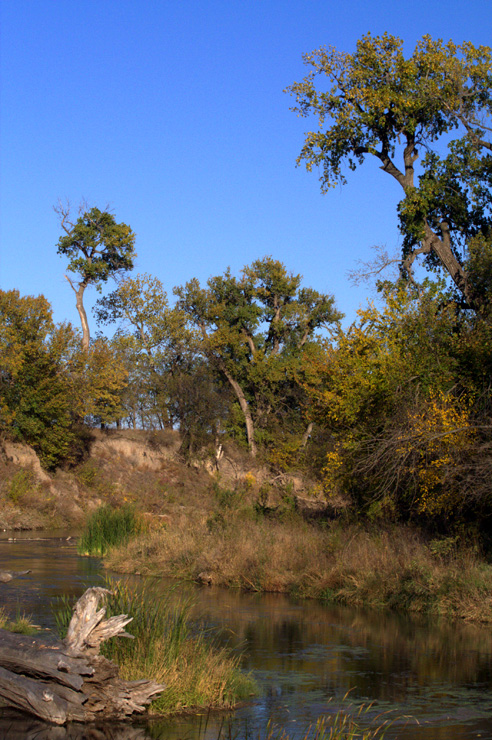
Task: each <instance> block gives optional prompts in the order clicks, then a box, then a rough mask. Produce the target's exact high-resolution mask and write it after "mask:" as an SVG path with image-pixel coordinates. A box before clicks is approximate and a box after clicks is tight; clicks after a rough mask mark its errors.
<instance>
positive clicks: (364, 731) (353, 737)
mask: <svg viewBox="0 0 492 740" xmlns="http://www.w3.org/2000/svg"><path fill="white" fill-rule="evenodd" d="M372 710H373V707H372V705H371V704H368V705H363V706H361V707H360V708H359V709H358V710H357V711H356V712H355V714H352V713H351V712H350V711H347V710H340V711H338V712H336V714H332V715H323V716H321V717H319V718H318V720H317V721H316V723H315V724H314V725H311V726H310V727H309V728H308V729H307V730H306V732H305V734H304V735H303V737H302V740H383V739H384V737H385V735H386V733H387V731H388V730H389V729H390V727H391V725H392V724H393V722H394V720H392V719H391V718H389V717H386V718H384V715H377V716H376V717H375V718H373V719H372V720H371V719H370V718H369V715H370V714H371V712H372ZM368 723H369V724H370V726H369V727H367V724H368ZM265 740H290V737H289V734H288V732H286V730H285V729H283V728H278V727H275V726H274V725H269V726H268V728H267V732H266V736H265Z"/></svg>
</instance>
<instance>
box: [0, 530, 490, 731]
mask: <svg viewBox="0 0 492 740" xmlns="http://www.w3.org/2000/svg"><path fill="white" fill-rule="evenodd" d="M27 568H31V569H32V573H30V574H29V575H28V576H25V577H23V578H21V579H18V580H15V581H11V582H10V583H8V584H0V603H1V604H2V605H6V606H7V608H8V609H10V610H11V611H13V612H15V611H16V610H18V609H21V610H22V611H25V612H26V613H32V614H33V615H34V617H35V619H36V620H37V621H39V623H42V624H43V625H48V626H49V625H52V624H53V616H52V613H51V606H50V599H52V598H53V597H55V596H59V595H62V594H73V595H74V596H78V595H79V594H80V593H81V592H82V591H83V589H84V588H85V587H87V586H88V585H94V584H99V583H100V579H101V575H100V570H99V563H98V561H96V560H92V559H88V558H78V557H77V555H76V551H75V547H74V545H73V543H72V542H71V541H67V540H66V537H65V536H63V537H62V536H59V537H58V538H53V539H50V540H45V539H42V540H34V541H33V540H23V541H22V540H19V539H18V540H17V541H15V542H13V541H10V542H9V541H8V540H3V541H1V540H0V569H8V570H10V569H16V570H24V569H27ZM156 586H157V588H168V586H167V585H166V584H162V583H160V582H158V581H157V582H156ZM179 594H180V596H181V597H182V596H185V597H186V596H189V595H191V596H192V597H193V598H194V599H195V601H196V616H197V618H198V615H199V616H200V619H201V622H202V624H203V626H204V627H205V628H207V629H208V628H211V627H213V628H216V629H217V628H218V629H219V630H220V634H219V640H220V642H221V643H223V644H228V645H229V646H230V647H232V649H234V650H236V651H239V652H241V653H242V654H243V666H244V668H245V669H246V670H251V671H253V673H254V675H255V677H256V679H257V680H258V682H259V683H260V685H261V689H262V693H261V696H260V697H259V698H258V699H257V700H255V701H254V702H253V703H252V704H251V705H250V706H246V707H242V708H240V709H238V710H237V711H236V712H235V713H234V715H231V716H224V715H213V716H210V717H186V716H185V717H179V718H174V719H173V720H161V721H153V722H151V723H148V724H146V725H145V726H143V725H132V726H120V727H110V728H107V727H106V728H101V727H93V728H90V729H88V728H77V727H75V726H72V727H71V728H68V729H64V728H44V729H42V728H41V726H38V727H37V729H36V728H34V729H33V730H32V732H37V733H38V734H32V732H31V729H29V727H28V725H26V726H25V727H24V728H23V729H22V730H19V731H17V729H16V726H14V724H11V725H9V729H8V731H7V730H3V731H2V729H3V728H4V727H6V725H2V726H0V737H6V738H17V737H18V738H20V737H23V738H24V737H31V736H32V737H33V738H34V737H36V739H37V740H39V738H54V740H58V738H83V737H84V738H85V737H87V738H90V737H93V738H99V737H101V738H103V737H108V738H111V739H112V738H120V737H121V738H122V739H123V738H124V739H125V740H127V739H128V740H133V738H138V740H141V739H142V740H144V739H147V738H149V739H150V738H152V739H153V740H157V739H160V740H164V739H165V740H180V739H181V738H190V740H194V739H196V738H200V739H201V740H216V739H217V738H218V736H219V734H220V732H221V731H222V732H223V733H224V735H223V736H224V737H231V736H233V737H245V736H246V735H248V736H250V737H251V736H255V737H257V736H258V734H259V733H263V734H264V731H265V727H266V723H267V722H268V721H269V720H271V721H272V722H273V723H275V724H277V725H279V726H283V727H285V728H286V730H287V731H288V732H289V733H290V734H291V735H292V736H293V737H297V738H298V737H301V736H302V734H303V732H304V731H305V729H306V727H307V726H308V725H309V724H310V723H313V722H314V721H315V720H316V718H317V717H318V716H319V715H321V714H327V713H333V712H335V711H337V709H339V708H340V707H341V706H347V702H344V701H343V697H344V696H345V694H346V693H347V692H348V691H349V690H350V701H351V702H352V703H353V705H354V707H355V709H357V708H358V707H359V706H360V704H361V703H367V702H375V706H374V710H373V712H372V714H373V715H376V714H377V713H379V712H386V711H389V712H390V713H394V714H395V715H398V716H401V715H406V716H407V717H408V716H410V717H414V718H418V722H419V724H417V723H416V721H415V720H411V721H406V720H402V721H400V720H398V721H396V722H395V725H394V727H393V728H392V730H391V731H389V732H388V734H387V735H386V737H387V738H396V737H398V738H401V739H402V740H415V739H416V738H418V739H419V740H429V739H430V738H433V740H439V739H440V738H446V739H447V740H462V739H464V738H474V737H481V738H489V739H491V740H492V698H491V697H492V694H491V688H492V668H491V666H492V660H491V657H492V634H491V633H490V631H489V630H488V629H485V628H479V627H472V626H467V625H452V624H450V623H448V622H438V621H435V620H434V621H433V620H427V619H415V618H413V619H408V618H405V617H403V616H398V615H395V614H391V613H377V612H367V613H364V612H354V611H353V610H347V609H341V608H328V607H325V606H323V605H321V604H318V603H316V602H295V601H293V600H291V599H288V598H286V597H283V596H279V595H275V594H267V595H263V596H261V595H258V594H241V593H238V592H235V591H227V590H220V589H214V588H210V587H202V588H196V587H194V586H192V585H189V584H188V585H182V586H180V588H179ZM4 719H5V718H4ZM2 721H3V720H2ZM24 721H25V722H26V720H24ZM38 725H39V723H38ZM221 728H222V729H221ZM28 732H31V735H29V734H27V733H28ZM42 732H44V733H45V734H41V733H42ZM50 732H51V733H52V734H46V733H50ZM56 732H58V734H56ZM90 732H92V733H97V732H99V733H101V732H103V733H104V732H106V733H113V734H106V735H104V734H103V735H101V734H100V735H97V734H89V733H90ZM16 733H17V734H16ZM22 733H24V734H22ZM53 733H55V734H53ZM60 733H65V734H60ZM67 733H72V734H67ZM77 733H79V734H77ZM80 733H82V734H80ZM84 733H85V734H84ZM115 733H116V734H115ZM118 733H119V734H118ZM121 733H123V734H121ZM124 733H126V734H124ZM128 733H130V734H128ZM131 733H133V734H131Z"/></svg>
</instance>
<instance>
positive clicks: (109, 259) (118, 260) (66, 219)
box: [55, 206, 136, 350]
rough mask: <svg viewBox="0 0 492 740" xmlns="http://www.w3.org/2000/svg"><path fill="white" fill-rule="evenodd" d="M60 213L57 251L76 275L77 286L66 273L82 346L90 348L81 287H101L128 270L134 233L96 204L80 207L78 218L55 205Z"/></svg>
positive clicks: (132, 255)
mask: <svg viewBox="0 0 492 740" xmlns="http://www.w3.org/2000/svg"><path fill="white" fill-rule="evenodd" d="M55 210H56V211H57V213H58V214H59V216H60V220H61V227H62V229H63V231H65V236H62V237H60V239H59V241H58V254H60V255H63V256H65V257H68V258H69V263H68V266H67V270H68V271H69V272H73V273H76V274H77V275H78V276H79V280H78V283H77V287H75V286H74V284H73V282H72V280H70V278H68V277H67V280H68V282H69V283H70V286H71V287H72V289H73V290H74V292H75V295H76V303H77V310H78V312H79V316H80V321H81V324H82V333H83V340H82V342H83V347H84V349H86V350H87V349H89V343H90V332H89V323H88V320H87V314H86V311H85V308H84V301H83V297H84V291H85V289H86V288H87V287H88V286H89V285H96V287H98V288H100V285H101V283H105V282H107V281H108V280H109V278H110V277H114V276H115V275H116V274H118V273H121V272H124V271H126V270H131V269H132V268H133V260H134V258H135V257H136V254H135V234H134V233H133V231H132V230H131V229H130V227H129V226H127V225H126V224H124V223H121V224H118V223H116V219H115V217H114V216H113V215H112V214H111V213H108V211H100V210H99V208H95V207H94V208H90V209H89V210H84V209H81V212H80V215H79V217H78V219H77V221H75V222H73V221H71V220H70V210H69V208H68V207H67V208H65V207H63V206H59V207H58V208H57V209H55Z"/></svg>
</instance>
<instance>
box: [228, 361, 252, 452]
mask: <svg viewBox="0 0 492 740" xmlns="http://www.w3.org/2000/svg"><path fill="white" fill-rule="evenodd" d="M219 366H220V369H221V370H222V372H223V373H224V375H225V376H226V378H227V380H228V381H229V383H230V384H231V386H232V389H233V391H234V393H235V394H236V398H237V400H238V401H239V405H240V407H241V411H242V412H243V416H244V422H245V424H246V436H247V439H248V447H249V451H250V454H251V457H256V453H257V452H258V450H257V447H256V442H255V428H254V424H253V417H252V416H251V411H250V409H249V404H248V401H247V398H246V396H245V395H244V393H243V389H242V388H241V386H240V385H239V383H238V382H237V381H236V380H234V378H233V377H232V375H231V374H230V373H229V371H228V370H227V368H226V366H225V365H224V363H222V362H221V363H220V365H219Z"/></svg>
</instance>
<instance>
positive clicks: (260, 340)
mask: <svg viewBox="0 0 492 740" xmlns="http://www.w3.org/2000/svg"><path fill="white" fill-rule="evenodd" d="M301 279H302V278H301V276H300V275H293V274H292V273H289V272H288V271H287V270H286V268H285V266H284V265H283V264H282V263H281V262H279V261H278V260H274V259H273V258H272V257H264V258H263V259H260V260H256V262H253V264H252V265H250V266H246V267H245V268H244V269H243V271H242V274H241V277H240V278H236V277H234V276H233V275H231V272H230V270H227V271H226V272H225V274H224V275H219V276H216V277H211V278H210V279H209V280H208V282H207V287H206V288H202V287H201V286H200V284H199V282H198V280H197V279H196V278H195V279H193V280H191V281H190V282H188V283H187V284H186V285H185V286H183V287H178V288H175V293H176V295H177V296H178V307H179V308H180V309H181V310H182V311H184V312H185V313H186V314H187V315H188V316H189V318H190V321H191V323H192V324H193V325H194V326H195V327H197V328H198V330H199V332H200V334H201V340H202V341H201V349H202V352H203V354H204V355H205V356H206V357H207V358H208V360H209V362H210V363H211V365H212V366H213V367H215V368H216V370H218V371H219V373H220V374H221V375H222V377H223V378H225V379H226V380H227V382H228V383H229V384H230V386H231V388H232V390H233V392H234V394H235V396H236V399H237V402H238V404H239V406H240V409H241V412H242V415H243V419H244V424H245V427H246V435H247V441H248V446H249V449H250V452H251V454H252V455H253V456H255V455H256V453H257V444H256V440H255V425H256V424H257V423H258V422H259V421H260V420H261V418H262V417H263V419H265V418H266V417H267V416H269V415H271V414H272V413H274V410H275V408H276V401H278V398H279V391H280V389H281V388H282V387H283V384H285V382H286V377H287V375H288V368H289V365H291V363H292V358H294V357H296V355H298V354H299V353H300V352H301V351H302V349H303V347H304V346H305V345H306V343H307V342H308V340H309V339H311V338H312V336H313V334H314V333H315V331H316V330H317V329H318V328H320V327H323V326H326V325H328V324H330V323H332V322H334V321H336V320H338V319H339V318H340V317H341V314H339V313H338V312H337V311H336V310H335V308H334V299H333V297H332V296H328V295H322V294H320V293H317V292H316V291H314V290H311V289H307V288H301V287H300V286H301ZM277 411H278V408H277Z"/></svg>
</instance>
